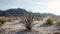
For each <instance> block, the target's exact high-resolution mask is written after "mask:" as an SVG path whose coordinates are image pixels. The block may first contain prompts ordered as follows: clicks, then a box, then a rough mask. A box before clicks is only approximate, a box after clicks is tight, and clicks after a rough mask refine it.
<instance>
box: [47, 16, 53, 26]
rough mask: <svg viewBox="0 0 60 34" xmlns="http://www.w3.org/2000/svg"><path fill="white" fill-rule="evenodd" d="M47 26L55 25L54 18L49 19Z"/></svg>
mask: <svg viewBox="0 0 60 34" xmlns="http://www.w3.org/2000/svg"><path fill="white" fill-rule="evenodd" d="M46 24H48V25H53V24H54V19H53V18H52V17H47V19H46Z"/></svg>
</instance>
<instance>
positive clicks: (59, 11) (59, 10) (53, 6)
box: [42, 0, 60, 15]
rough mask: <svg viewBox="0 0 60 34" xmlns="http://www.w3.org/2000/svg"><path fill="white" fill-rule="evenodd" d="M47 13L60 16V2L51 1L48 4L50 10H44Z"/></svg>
mask: <svg viewBox="0 0 60 34" xmlns="http://www.w3.org/2000/svg"><path fill="white" fill-rule="evenodd" d="M42 11H44V12H47V13H54V14H56V15H60V0H51V1H49V2H48V8H47V9H44V10H42Z"/></svg>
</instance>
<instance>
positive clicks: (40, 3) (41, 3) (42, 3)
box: [33, 2, 48, 5]
mask: <svg viewBox="0 0 60 34" xmlns="http://www.w3.org/2000/svg"><path fill="white" fill-rule="evenodd" d="M33 3H35V4H38V5H48V2H33Z"/></svg>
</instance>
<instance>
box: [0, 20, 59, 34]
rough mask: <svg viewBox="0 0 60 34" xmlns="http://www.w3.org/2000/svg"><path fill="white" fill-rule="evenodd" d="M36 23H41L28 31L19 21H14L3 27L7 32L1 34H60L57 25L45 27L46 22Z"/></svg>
mask: <svg viewBox="0 0 60 34" xmlns="http://www.w3.org/2000/svg"><path fill="white" fill-rule="evenodd" d="M33 22H34V23H39V24H37V25H35V26H34V27H33V28H32V31H29V30H26V28H25V27H24V26H23V24H22V23H20V22H19V20H14V21H12V22H6V23H5V24H4V25H3V28H5V31H2V33H0V34H54V33H60V30H58V28H59V27H57V26H55V25H44V23H45V21H44V20H41V21H33Z"/></svg>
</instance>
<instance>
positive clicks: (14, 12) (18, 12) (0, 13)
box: [0, 8, 27, 16]
mask: <svg viewBox="0 0 60 34" xmlns="http://www.w3.org/2000/svg"><path fill="white" fill-rule="evenodd" d="M24 13H27V11H26V10H24V9H20V8H18V9H9V10H5V11H1V10H0V16H22V15H24Z"/></svg>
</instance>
